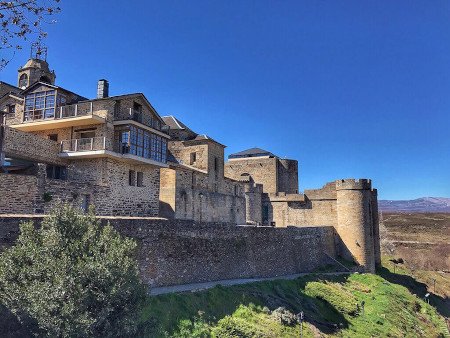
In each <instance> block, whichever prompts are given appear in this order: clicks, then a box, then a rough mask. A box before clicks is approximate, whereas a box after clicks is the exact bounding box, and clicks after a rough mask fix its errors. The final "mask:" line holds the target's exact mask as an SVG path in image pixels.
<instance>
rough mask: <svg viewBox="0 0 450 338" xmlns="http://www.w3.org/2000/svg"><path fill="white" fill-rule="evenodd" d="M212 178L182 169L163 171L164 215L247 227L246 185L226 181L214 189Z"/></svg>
mask: <svg viewBox="0 0 450 338" xmlns="http://www.w3.org/2000/svg"><path fill="white" fill-rule="evenodd" d="M210 176H211V175H208V174H204V173H202V172H198V171H195V170H189V169H186V168H181V167H174V168H172V169H169V168H162V169H161V181H160V184H161V189H160V190H161V192H160V197H159V198H160V215H161V216H163V217H167V218H176V219H192V220H195V221H199V222H202V221H203V222H218V221H221V222H226V223H231V224H245V210H246V206H245V197H244V187H243V185H242V184H240V183H239V182H236V181H233V180H229V179H222V180H218V181H217V182H216V183H217V184H214V186H213V187H211V182H210Z"/></svg>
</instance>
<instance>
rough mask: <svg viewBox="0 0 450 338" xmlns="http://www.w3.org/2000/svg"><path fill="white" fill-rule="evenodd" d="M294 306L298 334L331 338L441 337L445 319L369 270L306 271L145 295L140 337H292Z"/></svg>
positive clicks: (406, 291) (401, 288)
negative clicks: (296, 275) (273, 278)
mask: <svg viewBox="0 0 450 338" xmlns="http://www.w3.org/2000/svg"><path fill="white" fill-rule="evenodd" d="M363 301H364V303H365V306H364V313H362V306H361V303H362V302H363ZM357 304H358V305H357ZM280 307H283V308H284V309H286V310H279V309H278V308H280ZM276 309H278V310H276ZM275 310H276V311H275ZM280 311H281V312H280ZM300 311H303V312H304V314H305V324H304V325H303V336H304V337H313V336H314V333H316V334H318V333H320V334H323V335H326V336H331V337H440V336H442V337H444V330H445V325H443V323H444V320H443V318H442V317H441V316H440V315H439V314H438V313H437V312H436V310H435V308H434V307H432V306H431V305H429V304H426V303H425V302H424V301H422V300H421V299H419V298H418V297H416V296H415V295H413V294H412V293H411V292H410V291H409V290H408V289H407V288H405V287H403V286H401V285H398V284H394V283H390V282H388V281H387V280H385V279H384V278H382V277H381V276H377V275H372V274H353V275H349V276H336V277H330V276H324V275H322V276H321V275H311V276H308V277H305V278H299V279H296V280H277V281H267V282H258V283H252V284H245V285H237V286H232V287H221V286H218V287H215V288H213V289H210V290H206V291H202V292H195V293H185V294H170V295H160V296H155V297H150V298H149V299H148V301H147V304H146V307H145V309H144V311H143V312H142V316H141V334H142V336H146V337H299V336H300V325H299V324H298V323H297V322H296V321H293V320H292V318H295V316H294V314H296V313H299V312H300ZM280 313H281V315H280ZM285 318H287V319H286V320H285Z"/></svg>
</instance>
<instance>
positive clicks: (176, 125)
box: [161, 115, 191, 130]
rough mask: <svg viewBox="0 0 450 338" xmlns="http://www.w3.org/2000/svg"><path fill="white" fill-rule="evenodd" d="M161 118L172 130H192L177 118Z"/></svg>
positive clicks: (170, 116)
mask: <svg viewBox="0 0 450 338" xmlns="http://www.w3.org/2000/svg"><path fill="white" fill-rule="evenodd" d="M161 118H162V119H163V121H164V123H165V124H166V125H168V126H169V127H170V129H178V130H191V129H189V128H188V127H187V126H186V125H185V124H184V123H183V122H181V121H180V120H178V119H177V118H176V117H175V116H172V115H169V116H161Z"/></svg>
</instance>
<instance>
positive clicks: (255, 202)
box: [244, 182, 262, 224]
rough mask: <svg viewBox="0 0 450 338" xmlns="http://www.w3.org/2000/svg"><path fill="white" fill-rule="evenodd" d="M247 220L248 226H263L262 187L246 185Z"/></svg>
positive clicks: (251, 184)
mask: <svg viewBox="0 0 450 338" xmlns="http://www.w3.org/2000/svg"><path fill="white" fill-rule="evenodd" d="M244 189H245V219H246V222H247V224H248V223H250V224H262V185H261V184H256V183H253V182H249V183H245V186H244Z"/></svg>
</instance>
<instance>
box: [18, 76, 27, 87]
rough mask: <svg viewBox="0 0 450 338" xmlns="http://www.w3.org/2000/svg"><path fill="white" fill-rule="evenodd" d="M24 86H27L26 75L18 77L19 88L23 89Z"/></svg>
mask: <svg viewBox="0 0 450 338" xmlns="http://www.w3.org/2000/svg"><path fill="white" fill-rule="evenodd" d="M26 86H28V75H27V74H22V75H20V78H19V87H20V88H24V87H26Z"/></svg>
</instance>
